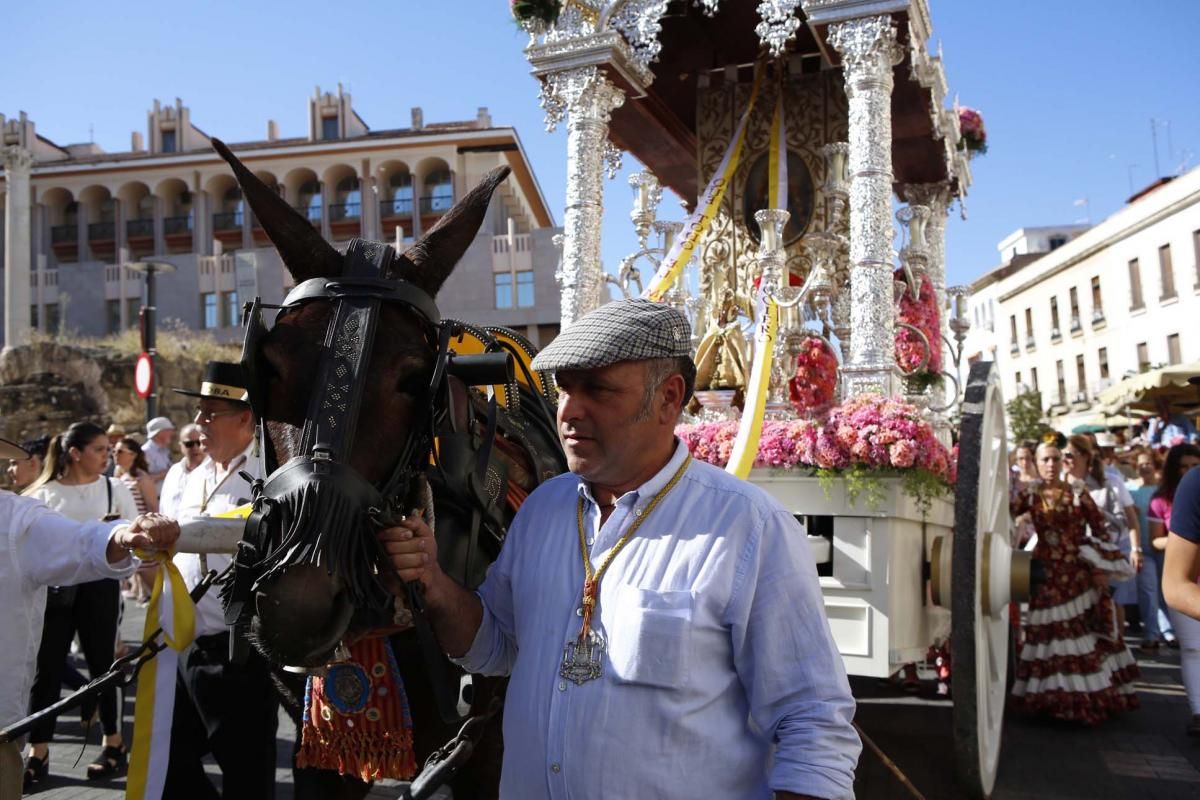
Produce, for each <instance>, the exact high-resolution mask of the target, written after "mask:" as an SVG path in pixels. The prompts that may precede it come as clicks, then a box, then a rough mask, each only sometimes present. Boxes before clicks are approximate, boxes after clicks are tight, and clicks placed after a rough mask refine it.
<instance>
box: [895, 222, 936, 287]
mask: <svg viewBox="0 0 1200 800" xmlns="http://www.w3.org/2000/svg"><path fill="white" fill-rule="evenodd" d="M929 217H930V210H929V208H928V207H926V206H918V205H907V206H904V207H902V208H901V209H900V210H899V211H897V212H896V221H897V222H899V223H900V226H901V229H902V230H903V231H904V238H905V240H906V244H905V245H904V247H902V248H901V249H900V265H901V267H902V268H903V270H904V277H905V280H906V281H907V282H908V292H909V295H911V297H912V299H913V300H916V299H918V297H919V296H920V294H921V283H922V282H923V281H924V280H925V276H926V275H927V274H928V270H929V243H928V242H927V241H926V239H925V227H926V226H927V225H928V224H929Z"/></svg>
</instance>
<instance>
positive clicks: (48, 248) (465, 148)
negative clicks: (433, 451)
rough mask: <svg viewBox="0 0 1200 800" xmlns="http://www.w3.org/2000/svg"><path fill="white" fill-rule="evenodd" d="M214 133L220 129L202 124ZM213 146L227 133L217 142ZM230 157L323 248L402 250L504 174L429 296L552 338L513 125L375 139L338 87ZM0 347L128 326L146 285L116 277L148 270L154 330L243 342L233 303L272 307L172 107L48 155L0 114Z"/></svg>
mask: <svg viewBox="0 0 1200 800" xmlns="http://www.w3.org/2000/svg"><path fill="white" fill-rule="evenodd" d="M212 133H213V134H214V135H218V136H219V135H220V131H219V130H212ZM222 138H223V137H222ZM228 144H229V145H230V147H231V148H232V150H233V151H234V152H235V153H236V154H237V156H238V157H239V158H240V159H242V161H243V162H245V163H246V165H247V166H248V167H249V168H250V169H251V170H252V171H254V172H255V174H257V175H258V177H259V178H261V179H262V180H263V181H265V182H266V183H267V184H268V185H270V186H274V187H277V189H278V191H279V192H280V194H281V195H282V196H284V197H285V198H286V199H287V201H288V202H289V203H291V205H292V206H293V207H295V208H296V209H297V210H298V211H299V212H300V213H302V214H304V215H305V216H306V217H307V218H308V219H309V221H310V222H311V223H312V224H313V226H314V227H316V228H317V229H318V230H319V231H321V233H322V234H323V235H324V236H325V237H326V239H328V240H329V241H330V242H332V243H334V245H335V246H339V247H344V246H345V244H346V243H347V242H349V240H350V239H352V238H356V237H361V238H367V239H376V240H384V241H389V242H397V243H399V244H400V245H401V246H404V245H405V244H411V242H412V241H413V239H414V238H415V237H419V236H420V235H421V233H422V232H423V231H425V230H428V229H429V227H430V226H431V225H433V224H434V223H435V222H436V221H437V220H438V218H439V217H440V216H441V215H442V214H444V213H445V212H446V211H447V210H448V209H449V208H450V207H451V206H452V205H453V204H454V202H455V201H456V200H457V199H458V198H459V197H461V196H462V194H463V193H464V192H465V191H467V190H468V189H470V188H471V187H472V186H474V185H475V183H476V182H477V181H478V180H479V179H480V178H481V177H482V176H483V175H484V174H485V173H486V172H488V171H489V170H491V169H493V168H495V167H497V166H500V165H502V164H507V165H508V166H510V167H512V170H513V172H512V175H511V176H510V177H509V178H508V180H507V181H505V183H504V184H503V185H502V186H501V187H500V189H499V190H498V191H497V192H496V195H495V197H494V199H493V201H492V206H491V208H490V210H489V216H488V219H487V220H486V221H485V223H484V225H483V227H482V228H481V229H480V232H479V236H478V237H477V239H476V240H475V242H474V243H473V244H472V246H471V247H470V249H469V250H468V252H467V254H466V255H465V256H464V257H463V259H462V261H461V262H460V263H459V265H458V267H457V269H456V270H455V272H454V274H453V275H452V276H451V277H450V279H449V280H448V281H447V283H446V285H445V286H444V288H443V289H442V291H441V293H440V295H439V297H438V302H439V305H440V307H441V309H442V313H443V315H444V316H447V317H453V318H458V319H464V320H470V321H472V322H476V323H481V324H495V325H505V326H508V327H512V328H515V329H517V330H519V331H521V332H523V333H525V334H526V335H528V336H529V338H530V339H532V340H533V341H534V342H535V343H541V344H544V343H545V342H547V341H549V339H550V338H552V337H553V336H554V335H555V334H556V333H557V331H558V321H559V303H558V288H557V286H556V284H555V277H554V274H555V270H556V268H557V264H558V250H557V248H556V246H555V245H554V243H553V241H552V238H553V236H554V235H555V234H556V233H557V232H558V229H557V228H555V227H554V221H553V219H552V218H551V215H550V212H549V209H548V207H547V204H546V201H545V198H544V196H543V195H542V191H541V188H540V187H539V185H538V182H537V179H536V177H535V176H534V174H533V171H532V168H531V166H530V164H529V160H528V158H527V157H526V154H525V151H524V150H523V148H522V146H521V141H520V139H519V137H518V136H517V132H516V131H515V130H514V129H513V128H510V127H503V126H495V125H493V124H492V120H491V117H490V115H489V114H488V111H487V109H486V108H480V109H479V112H478V115H477V116H476V118H475V119H472V120H467V121H462V122H441V123H426V122H425V121H424V120H423V115H422V112H421V109H419V108H414V109H413V110H412V119H411V124H410V125H409V127H407V128H401V129H390V130H371V129H370V128H369V127H368V126H367V124H366V123H365V122H364V121H363V119H362V118H361V117H360V116H359V115H358V114H357V113H356V112H355V111H354V108H353V105H352V103H351V97H350V95H349V94H348V93H346V92H344V91H343V90H342V88H341V86H339V87H338V90H337V92H336V93H333V92H325V93H322V92H321V91H320V89H319V88H318V89H317V90H316V91H315V92H314V94H313V95H312V97H310V98H308V131H307V134H306V135H305V136H301V137H295V138H281V137H280V136H279V129H278V125H277V124H276V123H275V122H274V121H269V122H267V123H266V137H265V138H264V139H262V140H260V141H254V142H241V143H233V142H228ZM0 154H2V155H3V162H2V163H3V167H4V172H3V173H0V204H2V205H3V216H2V219H3V227H0V238H2V239H3V241H4V254H5V261H4V264H5V278H4V282H5V286H4V297H5V302H4V332H5V344H17V343H20V342H22V341H27V340H28V338H29V333H30V331H33V330H40V331H43V332H46V333H57V332H59V331H68V332H71V333H77V334H81V335H84V336H99V335H103V334H107V333H114V332H117V331H120V330H122V329H124V328H126V327H129V326H131V325H134V324H136V322H137V319H138V311H139V308H140V307H141V305H142V303H143V295H144V280H143V276H142V275H141V274H140V273H139V272H136V271H133V270H130V269H128V268H126V267H124V265H125V264H128V263H130V262H135V261H145V260H152V261H157V262H167V263H169V264H171V265H172V266H173V267H174V270H173V271H168V272H166V273H163V274H159V275H158V276H157V295H158V297H157V306H158V318H159V320H160V324H166V321H169V320H179V321H180V322H181V323H182V324H183V325H184V326H186V327H188V328H191V329H196V330H205V331H211V332H212V334H213V335H214V336H216V337H217V338H219V339H233V338H236V337H237V336H238V335H240V334H239V332H238V327H239V322H240V308H241V305H242V303H243V302H245V301H246V300H248V299H251V298H252V297H254V296H255V295H261V296H262V297H263V299H264V301H266V302H278V301H279V300H280V299H281V298H282V297H283V294H284V293H285V292H286V290H287V289H289V288H290V285H291V281H290V277H289V276H288V274H287V272H286V271H285V270H284V269H283V265H282V263H281V262H280V259H279V257H278V256H277V254H276V253H275V250H274V249H273V248H272V247H271V245H270V242H269V241H268V240H267V237H266V234H265V233H264V232H263V230H262V228H260V227H259V226H258V223H257V221H256V220H255V218H254V215H253V213H251V211H250V209H249V207H248V206H247V205H246V204H245V203H244V202H243V199H242V196H241V191H240V190H239V188H238V186H237V183H236V182H235V181H234V178H233V175H232V174H231V172H230V170H229V168H228V166H227V165H226V164H225V163H224V162H223V161H222V160H221V159H220V158H219V157H218V156H217V155H216V153H215V152H214V151H213V150H212V148H211V146H210V143H209V137H208V134H207V133H206V132H205V131H204V130H202V129H201V128H200V127H198V126H197V124H196V122H194V121H193V119H192V114H191V111H190V109H188V107H187V106H185V105H184V104H183V103H182V102H181V101H179V100H176V101H175V104H174V105H170V106H164V105H161V104H159V103H158V102H157V101H155V103H154V106H153V108H152V109H151V110H150V112H149V114H148V116H147V121H146V131H145V135H144V136H143V134H142V133H140V132H135V133H133V134H132V137H131V148H130V150H129V151H128V152H122V153H107V152H104V151H103V150H101V149H100V148H99V147H98V146H96V145H94V144H78V145H58V144H55V143H54V142H51V141H50V140H48V139H46V138H45V137H43V136H40V135H38V134H37V132H36V128H35V125H34V123H33V121H32V120H30V119H29V118H27V116H26V115H25V113H23V112H22V113H21V114H20V116H19V118H17V119H10V120H5V118H4V117H3V116H0Z"/></svg>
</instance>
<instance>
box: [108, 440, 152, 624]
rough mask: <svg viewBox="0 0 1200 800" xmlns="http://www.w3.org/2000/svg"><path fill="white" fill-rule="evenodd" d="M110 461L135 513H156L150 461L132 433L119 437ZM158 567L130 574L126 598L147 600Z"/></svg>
mask: <svg viewBox="0 0 1200 800" xmlns="http://www.w3.org/2000/svg"><path fill="white" fill-rule="evenodd" d="M112 460H113V464H115V465H116V466H115V468H114V469H113V477H114V478H116V479H117V480H119V481H120V482H121V483H123V484H125V486H126V488H128V489H129V493H130V494H132V495H133V501H134V502H135V503H136V504H137V510H138V513H139V514H150V513H155V514H156V513H158V487H157V486H156V485H155V483H154V479H153V478H151V477H150V464H149V463H148V462H147V461H146V454H145V453H143V452H142V446H141V444H139V443H138V440H137V439H134V438H133V437H132V436H126V437H124V438H122V439H119V440H118V441H117V445H116V447H114V448H113V456H112ZM157 569H158V565H157V564H148V565H146V566H144V567H141V568H139V569H138V570H137V571H135V572H134V573H133V574H132V575H130V576H129V583H128V584H126V586H125V588H124V589H123V591H122V594H123V595H124V596H125V598H126V599H129V600H135V601H137V602H138V603H146V602H149V600H150V590H151V588H152V587H151V584H150V577H151V576H152V575H153V574H154V571H155V570H157Z"/></svg>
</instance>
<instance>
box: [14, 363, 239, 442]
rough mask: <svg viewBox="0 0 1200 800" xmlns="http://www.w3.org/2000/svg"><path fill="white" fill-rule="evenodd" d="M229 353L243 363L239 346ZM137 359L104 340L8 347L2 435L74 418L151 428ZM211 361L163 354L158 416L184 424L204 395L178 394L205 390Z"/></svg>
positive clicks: (30, 433)
mask: <svg viewBox="0 0 1200 800" xmlns="http://www.w3.org/2000/svg"><path fill="white" fill-rule="evenodd" d="M223 357H226V358H229V359H230V360H235V361H236V360H237V354H236V351H235V350H231V351H230V353H229V354H227V355H224V356H223ZM135 359H136V356H135V355H133V354H131V353H126V352H122V351H119V350H116V349H113V348H109V347H104V346H99V345H77V344H64V343H60V342H54V341H38V342H35V343H33V344H30V345H23V346H20V347H6V348H4V350H3V351H0V436H3V437H4V438H6V439H10V440H12V441H17V442H20V441H22V440H25V439H30V438H32V437H35V436H40V435H42V434H50V435H53V434H56V433H60V432H61V431H63V430H65V429H66V428H67V427H68V426H69V425H71V423H73V422H79V421H81V420H90V421H92V422H96V423H98V424H100V425H102V426H104V427H107V426H108V425H109V423H112V422H116V423H119V424H121V425H123V426H124V427H125V428H126V430H128V431H130V432H131V433H132V432H138V433H144V430H143V426H144V424H145V414H146V403H145V401H144V400H142V399H141V398H140V397H138V396H137V393H136V392H134V390H133V364H134V361H135ZM205 360H206V359H204V360H202V358H199V357H194V356H192V355H189V354H187V353H179V352H177V353H172V354H171V356H170V357H167V356H165V355H163V354H160V355H159V357H158V361H157V366H158V375H159V390H158V408H159V411H158V413H159V414H161V415H164V416H166V417H169V418H170V419H171V421H172V422H174V423H175V424H176V425H183V424H184V423H185V422H187V421H188V419H189V417H190V415H191V409H194V408H195V405H196V399H195V398H194V397H188V396H186V395H180V394H176V393H175V392H173V391H171V389H172V388H173V387H181V388H197V387H199V385H200V377H201V375H202V373H203V371H204V364H205Z"/></svg>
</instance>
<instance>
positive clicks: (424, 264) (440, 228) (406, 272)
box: [393, 167, 512, 296]
mask: <svg viewBox="0 0 1200 800" xmlns="http://www.w3.org/2000/svg"><path fill="white" fill-rule="evenodd" d="M510 172H512V170H511V169H510V168H508V167H497V168H496V169H494V170H492V171H491V172H489V173H488V174H487V175H485V176H484V177H483V180H482V181H480V182H479V185H478V186H476V187H475V188H474V189H472V190H471V191H469V192H467V195H466V196H465V197H464V198H463V199H462V200H459V201H458V202H457V203H455V205H454V208H452V209H450V210H449V211H447V212H446V214H445V215H444V216H443V217H442V218H441V219H440V220H438V221H437V224H435V225H434V226H433V227H432V228H430V229H429V232H428V233H426V234H425V235H424V236H422V237H421V239H420V240H419V241H418V242H417V243H416V244H414V245H413V246H412V247H410V248H408V250H407V251H406V252H405V253H404V255H403V256H402V257H401V258H400V259H399V262H400V263H399V264H398V266H399V270H394V271H393V274H394V275H396V276H397V277H402V278H404V279H406V280H408V281H411V282H412V283H415V284H416V285H417V286H420V287H421V288H422V289H424V290H425V291H426V292H428V293H429V294H431V295H434V296H436V295H437V292H438V289H440V288H442V284H443V283H444V282H445V281H446V277H447V276H448V275H449V274H450V272H451V270H453V269H454V266H455V264H457V263H458V260H459V259H460V258H462V256H463V253H465V252H467V248H468V247H470V246H471V242H472V241H474V240H475V234H476V233H478V232H479V226H480V225H482V224H483V217H484V215H485V214H487V208H488V203H490V202H491V200H492V193H493V192H495V191H496V187H497V186H499V185H500V184H501V182H503V180H504V179H505V178H507V177H508V173H510Z"/></svg>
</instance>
